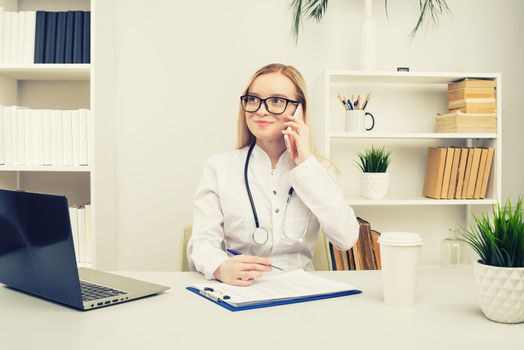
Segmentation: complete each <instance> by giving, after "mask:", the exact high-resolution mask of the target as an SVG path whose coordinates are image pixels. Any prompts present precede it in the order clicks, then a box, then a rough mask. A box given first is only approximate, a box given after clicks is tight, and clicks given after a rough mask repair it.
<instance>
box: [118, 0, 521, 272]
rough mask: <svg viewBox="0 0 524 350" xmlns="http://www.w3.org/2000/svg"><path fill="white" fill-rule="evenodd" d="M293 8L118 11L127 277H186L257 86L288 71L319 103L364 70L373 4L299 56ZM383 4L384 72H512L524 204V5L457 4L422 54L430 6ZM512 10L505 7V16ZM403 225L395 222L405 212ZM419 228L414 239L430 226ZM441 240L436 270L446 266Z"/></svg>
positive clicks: (429, 258) (401, 1)
mask: <svg viewBox="0 0 524 350" xmlns="http://www.w3.org/2000/svg"><path fill="white" fill-rule="evenodd" d="M288 3H289V1H282V0H266V1H256V0H230V1H203V0H195V1H169V0H162V1H161V0H156V1H131V0H116V18H115V26H116V41H115V55H116V58H115V79H116V92H115V98H116V100H115V101H116V110H117V112H116V124H115V125H116V135H115V177H116V180H115V181H116V183H115V205H116V210H115V212H116V218H115V227H116V246H117V262H118V268H120V269H176V268H177V267H178V258H179V257H178V250H179V249H178V235H179V231H180V229H181V228H182V227H183V226H184V225H186V224H188V223H191V220H192V218H191V215H192V214H191V212H192V198H193V195H194V192H195V190H196V186H197V184H198V181H199V177H200V174H201V171H202V167H203V164H204V161H205V160H206V158H207V157H209V156H210V155H212V154H215V153H218V152H222V151H225V150H229V149H231V148H233V147H234V144H235V137H236V136H235V135H236V131H235V125H236V124H235V121H236V113H237V108H238V97H239V94H240V93H241V91H242V89H243V88H244V87H245V84H246V83H247V80H248V79H249V77H250V76H251V74H252V73H253V72H254V71H255V70H256V69H258V68H259V67H261V66H262V65H264V64H267V63H270V62H283V63H287V64H293V65H294V66H296V67H297V68H298V69H299V70H301V71H302V73H303V75H304V76H305V78H306V80H307V81H308V83H309V84H310V90H311V91H312V88H313V84H314V82H315V79H316V77H317V76H318V75H319V74H320V73H321V72H322V71H323V70H325V69H358V67H359V64H358V58H359V52H358V48H359V33H360V20H361V16H362V13H363V0H334V1H330V2H329V7H328V12H327V15H326V16H325V18H324V20H323V22H322V23H321V24H314V23H306V24H305V26H304V30H303V31H302V33H301V35H300V39H299V42H298V45H296V46H295V44H294V42H293V40H292V38H291V35H290V22H291V13H290V11H289V10H288ZM389 3H390V8H389V21H388V20H387V19H386V17H385V12H384V3H383V2H382V1H378V0H376V1H375V4H374V5H375V6H374V13H375V18H376V20H377V29H378V47H377V53H378V57H377V69H378V70H393V69H395V67H397V66H409V67H411V69H412V71H470V72H471V71H474V72H502V75H503V103H504V104H503V114H504V127H503V133H504V159H503V162H504V163H503V166H504V176H503V182H504V185H503V192H504V194H503V197H506V196H507V195H511V196H512V197H513V198H516V197H517V196H518V195H522V194H524V181H523V180H522V179H523V175H524V158H523V157H522V156H521V151H522V150H523V149H524V147H523V145H524V141H523V138H522V137H521V133H522V130H524V117H523V116H522V115H521V113H520V108H519V107H520V106H519V96H518V94H519V93H520V92H521V91H522V89H521V87H520V86H519V83H520V82H522V81H524V69H523V68H522V66H521V65H522V62H524V48H523V47H522V35H523V34H524V28H523V26H522V20H523V19H524V2H523V1H520V0H507V1H497V0H482V1H481V0H461V1H458V0H455V1H453V0H448V3H449V6H450V8H451V11H452V15H451V16H443V17H442V18H441V20H440V24H439V26H438V28H436V29H435V28H432V27H431V26H430V27H429V28H428V29H427V31H426V33H425V31H424V30H422V31H421V32H420V33H419V34H418V35H417V37H416V38H415V40H414V41H413V42H412V43H410V41H409V39H408V38H407V37H408V34H409V32H410V30H411V28H412V26H413V25H414V23H415V21H416V19H417V18H418V1H416V0H395V1H389ZM501 3H503V4H504V6H503V7H502V6H501ZM393 215H394V212H393ZM419 220H420V222H416V221H415V222H411V223H410V225H409V226H410V227H414V228H416V227H417V225H424V224H426V222H424V221H423V220H424V219H419ZM441 238H442V236H441V235H438V236H435V237H434V238H433V239H432V241H431V240H430V241H431V242H430V243H431V245H429V247H428V245H426V247H428V248H426V249H425V251H426V252H425V253H424V254H425V255H423V262H424V263H433V264H436V263H438V260H437V259H438V248H439V247H438V242H439V241H440V239H441Z"/></svg>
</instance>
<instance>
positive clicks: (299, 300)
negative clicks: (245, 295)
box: [186, 287, 362, 311]
mask: <svg viewBox="0 0 524 350" xmlns="http://www.w3.org/2000/svg"><path fill="white" fill-rule="evenodd" d="M186 289H187V290H188V291H190V292H193V293H195V294H196V295H199V296H201V297H203V298H205V299H207V300H209V301H212V302H213V303H215V304H217V305H220V306H222V307H223V308H225V309H228V310H229V311H244V310H252V309H260V308H263V307H271V306H279V305H287V304H296V303H304V302H306V301H314V300H321V299H330V298H337V297H343V296H346V295H354V294H360V293H362V291H360V290H358V289H352V290H348V291H343V292H337V293H331V294H322V295H315V296H310V297H301V298H294V299H288V300H278V301H269V302H260V303H258V304H251V305H246V306H238V307H236V306H232V305H230V304H228V303H227V302H225V301H223V300H215V299H213V298H210V297H208V296H207V295H205V294H202V293H200V290H198V289H197V288H194V287H186Z"/></svg>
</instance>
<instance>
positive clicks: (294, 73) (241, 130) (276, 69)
mask: <svg viewBox="0 0 524 350" xmlns="http://www.w3.org/2000/svg"><path fill="white" fill-rule="evenodd" d="M269 73H280V74H282V75H284V76H285V77H287V78H288V79H289V80H291V82H292V83H293V85H295V89H296V92H297V100H298V101H299V102H300V103H301V104H302V110H303V119H304V123H306V125H308V126H309V122H308V121H309V113H308V104H307V100H308V98H307V87H306V81H305V80H304V78H303V77H302V74H300V72H299V71H298V70H297V69H296V68H295V67H293V66H286V65H284V64H281V63H272V64H268V65H266V66H264V67H262V68H260V69H259V70H257V71H256V72H255V74H253V76H252V77H251V79H250V80H249V83H248V84H247V87H246V89H245V90H244V92H243V93H242V95H245V94H247V92H248V91H249V88H250V87H251V85H253V82H254V81H255V79H256V78H258V77H259V76H261V75H264V74H269ZM255 140H256V138H255V135H253V134H252V133H251V131H250V130H249V128H248V127H247V123H246V112H244V110H243V109H242V105H241V104H240V103H239V108H238V120H237V145H236V148H238V149H240V148H244V147H246V146H249V145H251V144H252V143H253V142H255Z"/></svg>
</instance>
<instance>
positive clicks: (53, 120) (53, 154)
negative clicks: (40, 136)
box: [51, 110, 62, 166]
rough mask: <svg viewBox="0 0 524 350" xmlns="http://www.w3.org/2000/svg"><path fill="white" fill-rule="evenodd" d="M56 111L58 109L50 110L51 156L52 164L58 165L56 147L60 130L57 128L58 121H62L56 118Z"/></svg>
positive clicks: (57, 146)
mask: <svg viewBox="0 0 524 350" xmlns="http://www.w3.org/2000/svg"><path fill="white" fill-rule="evenodd" d="M58 113H60V111H56V110H53V111H51V149H52V152H51V158H52V162H51V163H52V164H53V165H55V166H56V165H58V164H59V156H58V148H59V146H60V145H59V139H58V135H59V133H60V131H61V130H59V127H58V123H59V122H60V124H61V123H62V121H61V120H58V117H57V116H58ZM60 136H61V135H60Z"/></svg>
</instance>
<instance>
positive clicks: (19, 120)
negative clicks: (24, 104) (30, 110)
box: [16, 108, 27, 165]
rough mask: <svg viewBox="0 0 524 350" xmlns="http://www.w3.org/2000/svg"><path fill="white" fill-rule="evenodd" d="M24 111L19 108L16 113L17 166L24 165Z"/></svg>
mask: <svg viewBox="0 0 524 350" xmlns="http://www.w3.org/2000/svg"><path fill="white" fill-rule="evenodd" d="M24 111H25V110H24V109H23V108H20V109H18V110H17V111H16V122H17V123H18V126H17V131H18V164H20V165H26V164H27V163H26V159H25V114H24Z"/></svg>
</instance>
